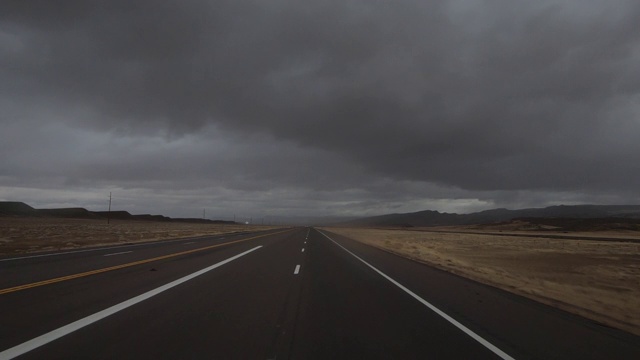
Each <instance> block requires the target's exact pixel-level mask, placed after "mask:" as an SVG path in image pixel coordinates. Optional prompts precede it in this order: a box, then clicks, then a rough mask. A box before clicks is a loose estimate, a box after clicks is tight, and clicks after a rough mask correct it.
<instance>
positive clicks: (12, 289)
mask: <svg viewBox="0 0 640 360" xmlns="http://www.w3.org/2000/svg"><path fill="white" fill-rule="evenodd" d="M287 231H291V230H284V231H279V232H275V233H271V234H263V235H258V236H253V237H250V238H247V239H241V240H235V241H230V242H226V243H224V244H217V245H211V246H206V247H203V248H198V249H193V250H187V251H181V252H177V253H173V254H169V255H163V256H158V257H154V258H150V259H145V260H139V261H134V262H130V263H126V264H122V265H116V266H111V267H107V268H102V269H97V270H91V271H86V272H83V273H78V274H73V275H67V276H62V277H58V278H53V279H49V280H43V281H38V282H34V283H30V284H24V285H18V286H14V287H10V288H6V289H1V290H0V295H2V294H8V293H12V292H16V291H20V290H26V289H31V288H34V287H38V286H43V285H48V284H54V283H58V282H62V281H66V280H72V279H77V278H81V277H85V276H90V275H95V274H100V273H104V272H107V271H112V270H118V269H123V268H127V267H131V266H136V265H140V264H146V263H150V262H153V261H158V260H164V259H169V258H172V257H176V256H181V255H186V254H192V253H195V252H199V251H204V250H209V249H213V248H217V247H220V246H225V245H230V244H236V243H239V242H244V241H249V240H254V239H257V238H261V237H265V236H270V235H276V234H281V233H284V232H287Z"/></svg>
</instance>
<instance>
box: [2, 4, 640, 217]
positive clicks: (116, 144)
mask: <svg viewBox="0 0 640 360" xmlns="http://www.w3.org/2000/svg"><path fill="white" fill-rule="evenodd" d="M639 23H640V2H638V1H636V0H629V1H623V0H606V1H605V0H602V1H599V0H589V1H584V0H564V1H551V0H550V1H535V2H533V1H530V2H524V1H506V0H486V1H463V0H456V1H444V0H443V1H423V0H420V1H408V0H399V1H388V2H387V1H371V0H366V1H365V0H362V1H357V0H354V1H344V0H340V1H327V0H316V1H311V2H300V1H288V0H276V1H243V0H233V1H155V0H154V1H130V0H127V1H115V0H114V1H85V0H79V1H61V2H56V1H3V2H2V3H1V5H0V79H1V81H0V109H1V110H2V111H0V126H1V129H2V131H0V200H9V201H24V202H26V203H28V204H30V205H32V206H34V207H38V208H46V207H49V208H51V207H72V206H73V207H86V208H88V209H90V210H105V209H106V206H107V202H108V197H109V192H112V193H113V206H114V209H117V210H120V209H121V210H128V211H130V212H131V213H153V214H164V215H167V216H173V217H199V216H201V213H202V210H203V209H207V215H208V216H210V217H214V218H221V219H229V218H231V217H232V216H233V214H237V216H242V217H253V218H265V217H267V218H268V217H270V216H272V217H283V216H362V215H377V214H384V213H390V212H410V211H418V210H426V209H432V210H439V211H447V212H458V213H467V212H473V211H478V210H484V209H491V208H497V207H507V208H512V209H515V208H525V207H541V206H547V205H557V204H638V203H640V192H639V190H638V183H639V182H640V141H638V138H640V136H639V135H640V66H638V64H640V31H638V24H639Z"/></svg>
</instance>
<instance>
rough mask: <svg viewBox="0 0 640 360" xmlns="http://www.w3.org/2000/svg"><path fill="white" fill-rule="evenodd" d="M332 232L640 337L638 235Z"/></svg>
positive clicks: (498, 230)
mask: <svg viewBox="0 0 640 360" xmlns="http://www.w3.org/2000/svg"><path fill="white" fill-rule="evenodd" d="M326 230H328V231H332V232H334V233H337V234H340V235H344V236H347V237H349V238H352V239H355V240H358V241H361V242H363V243H366V244H370V245H373V246H375V247H378V248H381V249H384V250H387V251H390V252H393V253H396V254H399V255H402V256H405V257H408V258H411V259H414V260H416V261H420V262H424V263H427V264H430V265H433V266H436V267H438V268H441V269H443V270H446V271H449V272H452V273H455V274H458V275H461V276H464V277H467V278H471V279H474V280H476V281H479V282H482V283H485V284H488V285H492V286H495V287H498V288H502V289H504V290H507V291H510V292H513V293H516V294H519V295H523V296H526V297H528V298H531V299H534V300H537V301H540V302H542V303H545V304H548V305H551V306H555V307H558V308H561V309H563V310H566V311H569V312H572V313H576V314H578V315H581V316H584V317H586V318H590V319H593V320H595V321H597V322H599V323H601V324H605V325H607V326H612V327H616V328H619V329H623V330H626V331H629V332H631V333H635V334H637V335H640V232H638V231H628V230H625V231H599V232H584V233H583V232H579V233H567V232H558V233H554V232H552V231H546V232H544V231H531V232H528V231H525V230H523V229H522V228H521V227H513V226H512V227H511V228H507V227H502V228H496V229H494V228H491V227H489V228H487V227H477V226H476V227H440V228H435V229H434V228H422V229H416V228H412V229H411V230H406V229H392V230H389V229H373V228H327V229H326ZM534 230H541V229H538V228H536V229H534Z"/></svg>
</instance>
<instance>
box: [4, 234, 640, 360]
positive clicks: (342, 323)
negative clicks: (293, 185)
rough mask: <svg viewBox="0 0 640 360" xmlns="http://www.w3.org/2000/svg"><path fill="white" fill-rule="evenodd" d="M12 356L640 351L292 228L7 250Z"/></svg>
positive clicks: (557, 314) (585, 324)
mask: <svg viewBox="0 0 640 360" xmlns="http://www.w3.org/2000/svg"><path fill="white" fill-rule="evenodd" d="M13 358H17V359H640V337H637V336H634V335H631V334H629V333H626V332H623V331H619V330H616V329H612V328H608V327H606V326H602V325H599V324H597V323H594V322H592V321H589V320H587V319H585V318H582V317H579V316H575V315H572V314H569V313H566V312H563V311H561V310H557V309H555V308H552V307H549V306H546V305H543V304H540V303H537V302H534V301H531V300H528V299H526V298H523V297H520V296H516V295H513V294H511V293H508V292H505V291H502V290H499V289H496V288H493V287H490V286H486V285H483V284H479V283H477V282H474V281H471V280H468V279H465V278H462V277H459V276H456V275H453V274H450V273H447V272H444V271H441V270H438V269H435V268H432V267H429V266H426V265H424V264H420V263H417V262H414V261H411V260H408V259H405V258H402V257H399V256H396V255H393V254H390V253H387V252H385V251H382V250H379V249H376V248H372V247H370V246H367V245H364V244H361V243H358V242H356V241H353V240H350V239H347V238H344V237H342V236H339V235H335V234H332V233H330V232H325V231H320V230H317V229H314V228H292V229H279V230H273V231H267V232H260V233H245V234H237V235H223V236H211V237H201V238H191V239H181V240H174V241H164V242H156V243H148V244H135V245H124V246H117V247H116V246H114V247H104V248H100V249H86V250H80V251H66V252H65V251H63V252H59V253H48V254H39V255H35V256H33V255H31V256H30V255H26V256H22V257H16V258H0V360H5V359H13Z"/></svg>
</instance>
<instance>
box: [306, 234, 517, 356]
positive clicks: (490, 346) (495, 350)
mask: <svg viewBox="0 0 640 360" xmlns="http://www.w3.org/2000/svg"><path fill="white" fill-rule="evenodd" d="M316 230H317V229H316ZM317 231H318V232H319V233H320V234H322V235H324V236H325V237H326V238H327V239H329V240H331V242H333V243H334V244H336V245H338V246H339V247H340V248H342V250H344V251H346V252H348V253H349V254H351V255H352V256H353V257H355V258H356V259H358V260H360V261H361V262H363V263H364V264H365V265H367V266H368V267H370V268H371V269H372V270H373V271H375V272H377V273H378V274H380V275H381V276H382V277H383V278H385V279H387V280H389V281H390V282H391V283H392V284H394V285H395V286H397V287H399V288H400V289H402V290H404V292H406V293H407V294H409V295H411V296H412V297H413V298H414V299H416V300H418V301H419V302H421V303H422V304H423V305H424V306H426V307H428V308H429V309H431V311H433V312H435V313H436V314H438V315H440V316H441V317H442V318H444V319H445V320H447V321H448V322H450V323H451V324H452V325H454V326H455V327H457V328H458V329H460V330H462V331H463V332H464V333H465V334H467V335H469V336H470V337H471V338H472V339H474V340H475V341H477V342H479V343H480V344H482V345H483V346H484V347H486V348H487V349H489V350H491V351H492V352H493V353H494V354H496V355H498V356H499V357H500V358H502V359H504V360H515V359H514V358H512V357H511V356H509V355H508V354H507V353H505V352H504V351H502V350H500V349H499V348H498V347H496V346H495V345H493V344H492V343H490V342H488V341H487V340H485V339H484V338H482V337H481V336H480V335H478V334H476V333H475V332H473V331H472V330H471V329H469V328H468V327H466V326H464V325H462V324H461V323H459V322H458V321H457V320H456V319H454V318H452V317H451V316H449V315H447V314H446V313H445V312H444V311H442V310H440V309H438V308H437V307H435V306H433V305H432V304H431V303H429V302H428V301H426V300H425V299H423V298H421V297H420V296H418V294H416V293H414V292H413V291H411V290H409V289H408V288H406V287H405V286H404V285H402V284H400V283H399V282H397V281H395V280H393V279H392V278H391V277H389V276H388V275H387V274H385V273H383V272H382V271H380V270H378V269H377V268H376V267H374V266H373V265H371V264H369V263H368V262H366V261H364V260H363V259H362V258H360V257H359V256H358V255H356V254H354V253H352V252H351V251H349V250H347V249H346V248H345V247H344V246H342V245H340V244H338V243H337V242H336V241H335V240H333V239H332V238H330V237H329V235H327V234H325V233H324V232H322V231H320V230H317Z"/></svg>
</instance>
